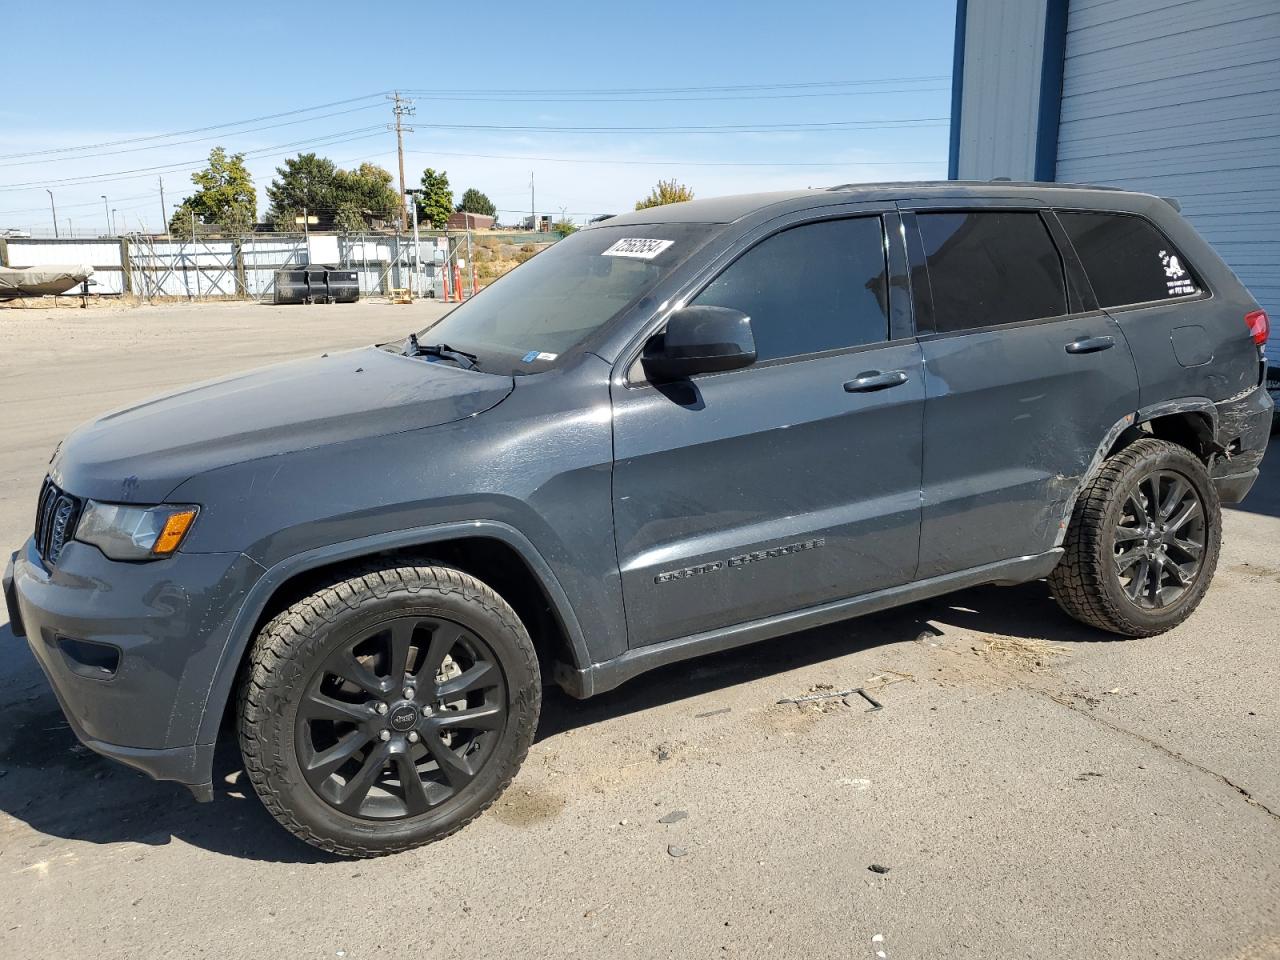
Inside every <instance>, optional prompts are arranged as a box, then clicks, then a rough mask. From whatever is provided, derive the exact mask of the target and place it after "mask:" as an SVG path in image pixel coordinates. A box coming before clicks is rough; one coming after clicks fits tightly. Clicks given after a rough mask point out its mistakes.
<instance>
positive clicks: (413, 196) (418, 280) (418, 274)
mask: <svg viewBox="0 0 1280 960" xmlns="http://www.w3.org/2000/svg"><path fill="white" fill-rule="evenodd" d="M421 192H422V191H421V190H406V191H405V193H406V194H408V196H409V204H410V205H411V207H412V209H413V295H414V296H415V297H421V296H425V294H423V292H422V245H421V243H420V242H419V240H418V194H420V193H421Z"/></svg>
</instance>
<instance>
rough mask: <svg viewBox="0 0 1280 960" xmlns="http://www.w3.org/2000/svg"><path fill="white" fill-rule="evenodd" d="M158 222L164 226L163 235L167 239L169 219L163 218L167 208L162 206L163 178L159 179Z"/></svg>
mask: <svg viewBox="0 0 1280 960" xmlns="http://www.w3.org/2000/svg"><path fill="white" fill-rule="evenodd" d="M159 179H160V222H161V223H162V224H163V225H164V235H165V238H166V239H167V238H168V236H169V218H168V217H167V216H165V211H166V210H168V209H169V208H168V207H166V206H165V205H164V177H160V178H159Z"/></svg>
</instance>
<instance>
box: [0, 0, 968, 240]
mask: <svg viewBox="0 0 1280 960" xmlns="http://www.w3.org/2000/svg"><path fill="white" fill-rule="evenodd" d="M43 9H45V10H48V11H50V12H48V13H47V14H46V16H47V17H48V21H49V22H48V23H46V24H45V25H44V26H43V27H40V28H39V31H38V32H39V38H38V42H34V40H35V37H34V35H33V42H30V43H25V44H6V50H5V71H4V77H5V79H4V86H5V93H4V96H3V97H2V98H0V154H3V155H4V156H0V229H3V228H6V227H16V228H26V229H33V230H36V231H49V230H50V229H51V222H50V221H51V215H50V212H49V195H48V194H47V193H46V188H48V189H52V190H53V193H54V201H55V203H56V204H57V207H58V220H59V224H60V227H61V229H62V230H63V232H64V233H65V231H66V229H67V221H68V219H70V221H71V228H72V229H73V230H74V231H75V233H76V234H77V235H81V234H90V233H94V232H104V231H105V228H106V221H107V218H108V217H109V216H110V213H109V211H110V210H112V209H114V210H115V211H116V214H115V215H116V217H117V222H118V223H119V224H120V225H121V226H122V227H127V228H128V229H131V230H135V229H139V228H140V227H142V228H146V229H155V228H156V227H157V225H158V222H159V220H160V216H161V213H160V210H161V208H160V199H159V185H158V182H157V176H158V175H162V176H163V177H164V183H165V192H166V197H167V201H168V203H169V205H170V206H172V205H173V204H175V203H177V202H178V201H180V200H181V199H182V197H183V196H184V195H185V194H186V192H188V190H189V188H190V179H189V178H190V170H191V168H193V167H194V166H196V165H197V164H198V162H199V161H200V160H202V159H203V158H204V157H206V156H207V154H208V151H209V149H210V148H211V147H213V146H216V145H222V146H225V147H227V148H228V149H230V150H233V151H241V150H244V151H250V154H249V156H248V158H247V160H248V163H249V167H250V170H251V171H252V172H253V174H254V178H255V183H256V185H257V187H258V191H259V205H260V207H265V205H266V204H265V196H264V188H265V186H266V185H267V183H269V182H270V180H271V177H272V174H273V171H274V168H275V167H276V166H277V165H279V164H280V163H281V161H282V159H283V157H284V156H286V155H291V154H293V153H296V152H298V151H299V150H315V151H316V152H318V153H321V154H323V155H326V156H328V157H330V158H331V159H333V160H334V161H335V162H337V163H339V165H341V166H354V165H356V164H358V163H360V162H362V161H365V160H369V161H372V162H375V163H379V164H381V165H382V166H384V167H386V168H387V169H388V170H391V171H392V172H394V171H395V140H394V136H393V135H392V134H391V133H389V132H387V131H386V130H384V129H382V125H385V124H386V123H387V122H388V121H389V120H390V119H391V109H390V104H389V103H388V102H387V101H386V100H384V99H383V98H382V97H381V96H380V95H379V94H381V93H382V92H384V91H389V90H392V89H397V88H398V89H400V90H406V91H413V92H412V93H411V94H410V95H411V96H412V97H413V99H414V101H415V103H414V106H415V108H416V111H417V112H416V116H415V117H414V118H413V119H412V122H413V124H414V126H415V132H414V133H412V134H409V135H407V136H406V144H405V146H406V157H405V168H406V179H407V180H410V181H416V180H417V179H418V177H419V176H420V175H421V172H422V169H423V167H426V166H431V167H435V168H437V169H440V168H444V169H446V170H447V171H448V172H449V178H450V181H451V183H452V185H453V187H454V190H455V195H457V196H460V195H461V193H462V191H463V190H464V189H465V188H467V187H470V186H474V187H477V188H479V189H480V190H482V191H484V192H485V193H487V194H488V195H489V196H490V198H492V199H493V200H494V202H495V203H496V204H497V206H498V207H499V208H500V210H502V211H510V212H504V213H502V214H501V216H502V218H503V219H506V220H513V219H515V218H516V217H518V216H519V215H520V212H524V213H527V211H528V209H529V200H530V198H529V179H530V174H531V173H532V174H533V175H534V178H535V181H536V185H537V206H538V209H539V212H541V213H550V214H553V215H556V216H559V214H560V212H561V210H563V211H565V212H566V213H567V214H569V215H570V216H571V217H572V218H575V219H579V220H581V219H583V217H584V216H586V215H589V214H595V213H603V212H616V211H619V210H623V209H629V208H630V207H631V206H632V205H633V204H634V202H635V201H636V199H638V198H639V197H641V196H643V195H644V194H645V193H647V192H648V189H649V187H650V186H652V184H653V183H654V182H655V181H657V180H658V179H659V178H667V177H675V178H677V179H679V180H681V181H682V182H684V183H687V184H688V185H689V186H691V187H692V188H693V190H694V191H695V193H696V194H697V195H698V196H715V195H718V194H725V193H735V192H742V191H748V190H767V189H782V188H790V187H805V186H822V185H827V184H831V183H840V182H848V181H853V180H880V179H885V180H890V179H904V178H941V177H944V176H945V175H946V145H947V125H946V118H947V116H948V114H949V112H950V94H949V89H950V87H949V79H948V78H949V75H950V72H951V51H952V42H953V31H954V18H955V3H954V0H919V2H911V0H903V2H899V3H893V4H886V3H883V2H878V0H877V2H871V0H848V2H844V3H836V2H809V0H792V2H789V3H783V4H779V3H763V2H756V0H750V2H736V3H727V2H726V3H705V2H704V3H691V2H686V3H668V2H661V3H654V2H650V3H633V4H619V3H583V2H561V3H557V2H548V3H542V4H536V5H535V4H530V3H523V4H515V3H507V2H490V3H487V4H486V3H455V4H430V5H428V4H404V3H402V4H395V3H388V4H380V5H377V6H376V7H375V6H373V5H367V6H358V5H354V4H351V3H341V4H339V3H329V2H316V3H308V4H305V5H297V4H289V5H285V4H270V3H261V2H260V3H256V4H243V3H235V2H223V3H218V4H215V5H208V4H186V3H181V4H173V3H166V4H142V3H127V2H126V3H119V4H113V5H111V6H110V9H109V11H108V9H107V8H104V7H103V5H102V4H100V3H78V2H70V3H68V2H63V3H58V4H57V5H56V12H55V11H53V10H52V8H50V7H46V8H43ZM29 16H34V17H37V19H39V16H40V15H39V14H36V13H34V12H32V13H29ZM55 22H56V24H55ZM397 41H399V42H400V44H401V48H400V49H396V43H397ZM328 45H332V49H331V50H330V49H326V46H328ZM818 84H826V85H824V86H816V85H818ZM837 84H838V85H837ZM747 86H751V87H755V88H756V89H743V87H747ZM671 88H681V89H680V90H679V91H672V89H671ZM714 88H718V89H714ZM637 89H643V90H647V91H653V92H649V93H629V92H613V93H601V92H600V91H634V90H637ZM359 98H364V99H359ZM340 101H341V102H340ZM324 104H331V106H321V105H324ZM310 107H316V108H317V109H314V110H310V111H307V112H304V113H288V115H284V116H277V117H274V118H272V119H262V120H259V121H256V122H253V123H241V124H239V125H236V126H231V124H235V123H237V122H238V121H246V120H250V119H251V118H260V117H261V118H266V117H268V116H269V115H275V114H286V112H288V111H296V110H300V109H302V108H310ZM886 123H887V124H890V125H889V126H884V125H883V124H886ZM214 125H220V126H221V125H226V126H223V127H222V129H218V130H212V131H210V130H203V129H197V128H206V127H211V126H214ZM780 125H781V126H782V127H783V129H779V126H780ZM798 125H800V126H798ZM803 125H810V126H807V127H806V126H803ZM724 126H738V127H746V128H748V129H746V130H729V131H726V130H714V129H712V130H707V129H703V130H688V129H687V128H689V127H724ZM512 127H542V128H563V127H592V128H601V127H613V128H618V127H636V128H648V129H637V130H599V129H595V130H555V129H542V130H521V129H510V128H512ZM655 127H684V128H686V129H684V130H679V131H672V130H655V129H652V128H655ZM495 128H498V129H495ZM177 131H193V132H191V133H187V134H183V135H180V136H172V137H165V136H162V135H165V134H171V133H175V132H177ZM139 138H152V139H145V140H140V141H139ZM122 140H129V141H134V142H129V143H118V144H114V145H111V146H102V147H96V148H93V149H79V148H83V147H84V146H85V145H87V144H103V143H112V142H114V141H122ZM179 141H188V142H185V143H183V142H179ZM73 148H74V149H73ZM139 148H143V149H139ZM36 151H42V152H40V153H36ZM50 151H60V152H50ZM143 168H148V169H147V170H145V171H144V170H143ZM149 168H164V169H159V170H152V169H149ZM86 177H95V178H98V179H94V180H90V181H85V180H84V179H83V178H86ZM57 181H64V182H57ZM76 181H79V182H76ZM103 194H105V195H106V196H107V203H106V206H107V210H106V211H104V209H103V207H104V204H103V201H102V200H101V195H103Z"/></svg>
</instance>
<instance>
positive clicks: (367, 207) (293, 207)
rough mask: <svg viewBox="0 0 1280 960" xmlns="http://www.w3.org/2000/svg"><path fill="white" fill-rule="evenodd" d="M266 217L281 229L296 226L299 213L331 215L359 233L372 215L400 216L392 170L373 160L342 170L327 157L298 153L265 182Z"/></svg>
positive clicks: (347, 229)
mask: <svg viewBox="0 0 1280 960" xmlns="http://www.w3.org/2000/svg"><path fill="white" fill-rule="evenodd" d="M267 197H268V199H269V200H270V201H271V208H270V210H269V211H268V213H267V216H268V218H269V219H270V220H271V222H272V223H274V224H275V225H276V229H278V230H296V229H297V223H296V219H295V218H296V217H299V216H301V215H302V212H303V210H305V211H307V215H308V216H319V217H325V218H326V219H329V218H331V219H332V220H333V224H334V226H335V227H337V229H339V230H341V231H343V232H344V233H355V232H358V231H360V230H364V229H366V228H367V227H368V226H369V224H370V221H371V220H392V219H394V218H395V217H396V213H397V210H398V209H399V204H400V195H399V194H398V193H397V192H396V191H395V190H393V189H392V187H391V174H390V173H389V172H387V171H386V170H384V169H383V168H382V167H379V166H378V165H377V164H373V163H362V164H361V165H360V166H358V167H356V169H354V170H342V169H340V168H338V167H337V166H335V165H334V163H333V161H332V160H329V159H328V158H327V157H320V156H317V155H316V154H314V153H300V154H298V156H296V157H291V158H289V159H288V160H286V161H285V162H284V166H282V167H277V168H276V179H275V180H273V181H272V182H271V185H270V186H269V187H267Z"/></svg>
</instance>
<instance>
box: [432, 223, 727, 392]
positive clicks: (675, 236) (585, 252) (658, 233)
mask: <svg viewBox="0 0 1280 960" xmlns="http://www.w3.org/2000/svg"><path fill="white" fill-rule="evenodd" d="M716 229H717V226H716V225H714V224H705V223H664V224H632V225H630V226H618V227H592V228H591V229H589V230H583V231H581V232H579V233H575V234H571V235H570V236H568V237H566V238H565V239H563V240H561V241H559V242H558V243H555V244H553V245H552V246H551V247H549V248H547V249H546V250H544V251H543V252H541V253H539V254H538V255H537V256H535V257H533V258H531V259H530V260H529V261H528V262H526V263H524V264H522V265H521V266H520V267H519V268H517V269H515V270H512V271H511V272H510V273H509V274H507V275H506V276H504V277H502V278H501V279H499V280H498V281H497V282H495V283H493V284H491V285H490V286H488V287H486V288H485V289H484V290H482V291H481V292H480V294H478V295H477V296H476V297H474V298H473V299H471V300H468V301H467V302H465V303H463V304H460V305H459V306H458V307H457V308H456V309H455V310H453V311H452V312H451V313H449V314H448V315H446V316H445V317H443V318H442V319H441V320H440V321H439V322H437V323H435V324H434V325H432V326H430V327H428V328H427V329H425V330H423V331H422V332H421V333H419V334H418V338H419V339H420V340H421V342H422V343H423V344H443V343H447V344H449V346H450V347H451V348H453V349H454V350H459V351H466V352H467V353H471V354H474V355H475V356H476V357H477V358H478V361H479V366H480V369H481V370H483V371H484V372H485V373H510V374H513V375H516V376H519V375H521V374H528V373H537V372H538V371H540V370H545V369H547V367H549V366H551V365H552V364H553V363H554V362H555V360H556V358H557V357H559V356H560V354H562V353H564V352H565V351H567V350H568V349H570V348H571V347H573V346H574V345H575V344H577V343H580V342H581V341H582V340H583V339H585V338H586V337H587V336H588V335H590V334H591V333H593V332H594V331H595V330H597V329H599V328H600V327H601V326H603V325H604V324H606V323H608V322H609V321H610V320H611V319H613V318H614V317H615V316H617V315H618V314H619V313H621V312H622V311H623V310H624V309H626V308H627V307H628V306H630V305H631V304H632V303H635V302H636V301H637V300H638V299H639V298H640V297H642V296H644V295H645V294H647V293H648V292H649V291H650V290H652V289H653V288H654V286H656V285H657V284H658V282H659V281H660V280H662V279H664V278H665V277H666V276H667V275H669V274H670V273H671V272H672V271H673V270H674V269H675V268H676V267H677V266H679V265H680V264H681V263H682V262H684V260H685V259H687V258H688V256H689V255H690V254H691V253H693V252H694V251H695V250H697V249H698V248H699V247H701V246H702V244H703V243H705V242H706V241H707V239H708V238H709V237H710V236H711V235H712V234H713V233H714V232H715V231H716Z"/></svg>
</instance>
